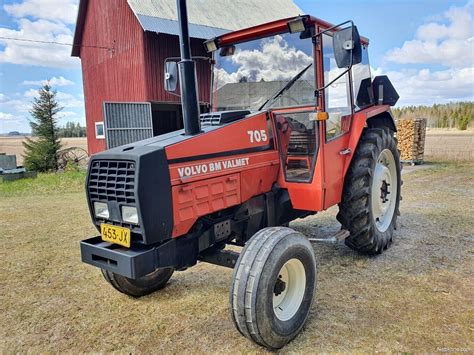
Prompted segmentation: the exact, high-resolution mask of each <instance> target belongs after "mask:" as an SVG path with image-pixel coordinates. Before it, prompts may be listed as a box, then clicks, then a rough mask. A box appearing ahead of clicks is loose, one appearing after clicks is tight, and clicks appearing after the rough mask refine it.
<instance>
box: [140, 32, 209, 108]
mask: <svg viewBox="0 0 474 355" xmlns="http://www.w3.org/2000/svg"><path fill="white" fill-rule="evenodd" d="M203 43H204V41H203V40H201V39H195V38H193V39H191V53H192V55H193V56H207V55H208V54H207V53H206V51H205V49H204V44H203ZM144 50H145V63H146V88H147V98H148V100H149V101H159V102H177V103H178V102H180V98H179V97H177V96H175V95H172V94H169V93H167V92H166V91H165V90H164V63H165V59H166V58H169V57H179V55H180V53H179V38H178V36H174V35H169V34H164V33H160V34H156V33H152V32H146V33H145V47H144ZM196 69H197V79H198V88H199V93H198V95H199V100H200V101H201V102H209V100H210V99H209V98H210V80H211V72H210V65H209V63H207V62H205V61H202V60H197V61H196ZM177 93H179V88H178V91H177Z"/></svg>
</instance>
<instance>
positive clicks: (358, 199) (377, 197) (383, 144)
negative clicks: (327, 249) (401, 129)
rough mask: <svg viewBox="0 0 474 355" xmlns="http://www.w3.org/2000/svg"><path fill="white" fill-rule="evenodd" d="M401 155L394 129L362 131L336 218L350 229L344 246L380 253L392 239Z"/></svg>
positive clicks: (398, 201)
mask: <svg viewBox="0 0 474 355" xmlns="http://www.w3.org/2000/svg"><path fill="white" fill-rule="evenodd" d="M400 186H401V176H400V157H399V153H398V150H397V142H396V140H395V138H394V137H393V132H392V131H390V130H388V129H383V128H367V129H365V130H364V132H363V133H362V136H361V138H360V141H359V144H358V146H357V150H356V152H355V155H354V157H353V159H352V162H351V166H350V168H349V171H348V172H347V176H346V179H345V182H344V191H343V197H342V201H341V203H340V204H339V213H338V215H337V219H338V220H339V222H340V223H341V224H342V226H343V228H345V229H347V230H349V232H350V236H349V237H348V238H346V240H345V242H346V245H348V246H349V247H351V248H352V249H355V250H357V251H360V252H363V253H367V254H379V253H381V252H382V251H383V250H385V249H387V247H388V246H389V245H390V243H391V242H392V238H393V232H394V229H395V228H396V222H397V215H398V208H399V203H400Z"/></svg>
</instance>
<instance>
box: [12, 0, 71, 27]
mask: <svg viewBox="0 0 474 355" xmlns="http://www.w3.org/2000/svg"><path fill="white" fill-rule="evenodd" d="M77 2H78V1H77V0H24V1H23V2H21V3H14V4H7V5H4V6H3V9H4V10H5V11H6V12H7V13H8V14H10V15H12V16H14V17H17V18H19V17H33V18H41V19H46V20H54V21H61V22H65V23H70V24H73V23H74V22H75V21H76V15H77Z"/></svg>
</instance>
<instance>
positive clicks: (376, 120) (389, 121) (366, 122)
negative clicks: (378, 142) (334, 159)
mask: <svg viewBox="0 0 474 355" xmlns="http://www.w3.org/2000/svg"><path fill="white" fill-rule="evenodd" d="M365 127H370V128H376V127H377V128H378V127H380V128H382V127H387V128H389V129H390V130H392V131H394V132H396V130H397V128H396V126H395V120H394V119H393V116H392V113H391V111H390V106H389V105H378V106H371V107H368V108H366V109H365V110H362V111H359V112H357V113H355V114H354V118H353V121H352V126H351V132H350V137H349V144H348V148H349V149H350V150H351V152H352V154H350V155H347V159H346V162H345V165H344V176H345V175H346V173H347V170H348V169H349V166H350V164H351V161H352V157H353V156H354V152H355V151H356V149H357V144H358V143H359V140H360V137H361V135H362V131H363V130H364V128H365Z"/></svg>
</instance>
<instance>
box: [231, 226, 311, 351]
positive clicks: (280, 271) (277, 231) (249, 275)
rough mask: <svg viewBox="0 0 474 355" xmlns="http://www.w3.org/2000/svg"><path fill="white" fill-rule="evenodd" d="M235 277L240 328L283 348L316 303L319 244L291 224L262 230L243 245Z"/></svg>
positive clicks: (262, 341)
mask: <svg viewBox="0 0 474 355" xmlns="http://www.w3.org/2000/svg"><path fill="white" fill-rule="evenodd" d="M232 280H233V282H232V287H231V290H230V304H231V315H232V319H233V321H234V324H235V326H236V328H237V329H238V330H239V332H240V333H241V334H242V335H244V336H245V337H247V338H248V339H250V340H252V341H254V342H256V343H257V344H259V345H262V346H264V347H266V348H268V349H270V350H275V349H280V348H282V347H283V346H284V345H286V344H287V343H288V342H290V341H291V340H292V339H293V338H295V337H296V335H297V334H298V333H299V332H300V330H301V328H302V327H303V325H304V323H305V322H306V319H307V317H308V315H309V310H310V308H311V305H312V303H313V298H314V290H315V285H316V261H315V257H314V251H313V248H312V246H311V244H310V242H309V241H308V239H307V238H306V237H304V236H303V235H302V234H301V233H298V232H296V231H294V230H292V229H291V228H285V227H270V228H265V229H262V230H260V231H259V232H257V233H256V234H255V235H254V236H253V237H252V238H251V239H250V240H249V241H248V243H247V244H246V246H245V247H244V249H243V250H242V253H241V254H240V256H239V259H238V260H237V264H236V266H235V268H234V273H233V279H232Z"/></svg>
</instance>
